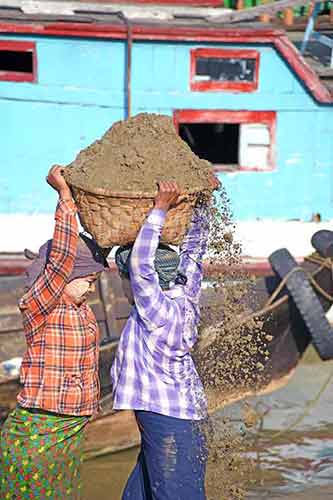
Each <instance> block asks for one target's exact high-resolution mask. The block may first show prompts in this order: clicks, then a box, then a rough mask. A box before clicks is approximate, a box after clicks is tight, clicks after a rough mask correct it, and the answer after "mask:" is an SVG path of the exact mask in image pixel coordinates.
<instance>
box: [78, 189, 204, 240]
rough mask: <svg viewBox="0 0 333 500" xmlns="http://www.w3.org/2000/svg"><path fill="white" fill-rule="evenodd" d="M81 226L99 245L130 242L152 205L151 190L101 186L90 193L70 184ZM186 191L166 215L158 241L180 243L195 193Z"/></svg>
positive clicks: (189, 218)
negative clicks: (130, 189)
mask: <svg viewBox="0 0 333 500" xmlns="http://www.w3.org/2000/svg"><path fill="white" fill-rule="evenodd" d="M71 189H72V192H73V195H74V198H75V201H76V204H77V206H78V211H79V218H80V221H81V224H82V226H83V227H84V229H85V230H86V231H88V232H89V233H90V234H91V235H92V236H93V238H94V239H95V240H96V241H97V243H98V244H99V245H100V246H101V247H110V246H117V245H126V244H127V243H132V242H133V241H134V240H135V238H136V236H137V234H138V232H139V229H140V227H141V225H142V223H143V221H144V220H145V218H146V216H147V213H148V211H149V210H150V209H151V208H152V207H153V205H154V195H152V194H151V193H129V192H123V193H116V192H112V191H109V190H106V189H102V188H96V189H94V190H90V191H89V192H88V191H86V190H84V189H82V188H80V187H78V186H73V185H71ZM198 191H199V190H197V191H194V192H193V193H189V194H186V195H185V196H184V198H183V197H182V200H181V201H180V203H178V204H177V205H176V206H175V207H172V208H171V209H170V210H169V211H168V214H167V218H166V222H165V225H164V228H163V232H162V236H161V241H162V242H163V243H168V244H170V245H179V244H180V243H181V242H182V240H183V238H184V235H185V233H186V230H187V228H188V226H189V223H190V220H191V215H192V209H193V206H194V204H195V201H196V198H197V193H198Z"/></svg>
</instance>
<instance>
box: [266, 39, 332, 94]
mask: <svg viewBox="0 0 333 500" xmlns="http://www.w3.org/2000/svg"><path fill="white" fill-rule="evenodd" d="M274 46H275V48H276V50H277V51H278V52H279V53H280V54H281V55H282V57H283V58H284V59H285V60H286V61H287V62H288V64H289V65H290V66H291V68H292V69H293V70H294V71H295V73H296V74H297V75H298V76H299V78H300V80H302V81H303V82H304V84H305V86H306V87H307V88H308V89H309V91H310V93H311V94H312V95H313V96H314V97H315V99H317V101H319V102H322V103H332V102H333V94H332V93H331V92H330V91H329V90H328V88H327V87H325V85H323V84H322V82H321V81H320V78H319V76H318V75H317V73H316V72H315V71H314V70H313V69H312V68H311V67H310V66H309V65H308V64H307V63H306V61H305V60H304V59H303V57H302V56H301V54H300V52H299V51H298V50H297V49H296V47H295V46H294V44H293V43H291V41H290V40H289V39H288V37H287V36H286V35H283V36H281V37H279V38H277V39H276V40H275V43H274Z"/></svg>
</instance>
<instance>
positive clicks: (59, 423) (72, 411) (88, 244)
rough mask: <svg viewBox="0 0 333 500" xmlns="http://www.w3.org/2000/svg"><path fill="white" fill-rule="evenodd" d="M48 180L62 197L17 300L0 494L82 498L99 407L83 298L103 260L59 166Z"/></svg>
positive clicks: (92, 326)
mask: <svg viewBox="0 0 333 500" xmlns="http://www.w3.org/2000/svg"><path fill="white" fill-rule="evenodd" d="M47 182H48V183H49V184H50V185H51V186H52V187H53V188H54V189H55V190H56V191H57V192H58V194H59V201H58V205H57V209H56V212H55V229H54V235H53V239H52V240H50V241H48V242H46V243H45V244H44V245H43V246H42V247H41V248H40V250H39V254H38V257H37V258H36V259H35V260H34V261H33V263H32V264H31V265H30V267H29V268H28V270H27V276H26V291H25V294H24V295H23V297H22V299H21V300H20V303H19V307H20V310H21V313H22V316H23V325H24V333H25V338H26V344H27V350H26V353H25V355H24V358H23V362H22V367H21V382H22V384H23V388H22V390H21V391H20V393H19V395H18V398H17V399H18V405H17V407H16V409H15V410H14V411H13V412H12V413H11V414H10V415H9V417H8V418H7V420H6V422H5V424H4V427H3V430H2V435H1V450H0V452H1V454H0V498H1V499H2V500H7V499H14V498H15V499H20V500H21V499H22V500H23V499H31V498H34V499H39V500H44V499H47V498H51V499H52V500H55V499H59V500H64V499H71V500H73V499H75V498H79V489H80V476H79V466H80V462H81V445H82V438H83V432H84V429H85V427H86V425H87V423H88V421H89V417H90V416H91V415H92V414H94V413H95V412H96V410H97V407H98V399H99V380H98V329H97V324H96V320H95V317H94V315H93V313H92V311H91V309H90V307H89V306H88V305H87V304H86V302H85V301H86V298H87V295H88V294H89V293H90V292H91V291H92V290H93V288H94V282H95V281H96V279H97V278H98V276H99V274H100V273H101V272H102V271H103V270H104V269H105V267H106V266H107V263H106V259H105V256H104V255H103V253H102V252H101V250H100V249H99V247H98V246H97V244H96V243H95V242H94V241H93V240H91V239H90V238H87V237H85V236H83V235H79V234H78V225H77V221H76V212H77V210H76V206H75V204H74V202H73V199H72V195H71V191H70V189H69V187H68V185H67V184H66V181H65V179H64V178H63V176H62V171H61V167H59V166H55V167H53V168H52V169H51V170H50V172H49V174H48V177H47Z"/></svg>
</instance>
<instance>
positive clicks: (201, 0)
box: [117, 0, 224, 7]
mask: <svg viewBox="0 0 333 500" xmlns="http://www.w3.org/2000/svg"><path fill="white" fill-rule="evenodd" d="M117 3H128V0H118V1H117ZM131 3H133V4H156V0H133V2H131ZM158 3H159V5H177V6H181V5H186V6H187V5H193V6H195V7H200V6H201V7H223V5H224V2H223V0H222V1H221V0H181V1H179V0H158Z"/></svg>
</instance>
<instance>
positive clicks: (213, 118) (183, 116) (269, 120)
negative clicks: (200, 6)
mask: <svg viewBox="0 0 333 500" xmlns="http://www.w3.org/2000/svg"><path fill="white" fill-rule="evenodd" d="M173 121H174V124H175V128H176V130H177V132H178V131H179V124H180V123H263V124H265V125H267V126H268V127H269V135H270V149H269V166H268V167H267V168H265V169H264V168H258V167H257V168H256V167H247V166H246V165H239V166H238V167H237V171H246V172H253V171H255V172H267V171H271V170H274V168H275V144H276V112H275V111H230V110H221V109H215V110H206V109H201V110H193V109H185V110H176V111H174V113H173ZM215 170H216V171H217V172H219V171H225V170H227V171H230V169H228V168H225V167H223V165H218V166H216V167H215Z"/></svg>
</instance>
